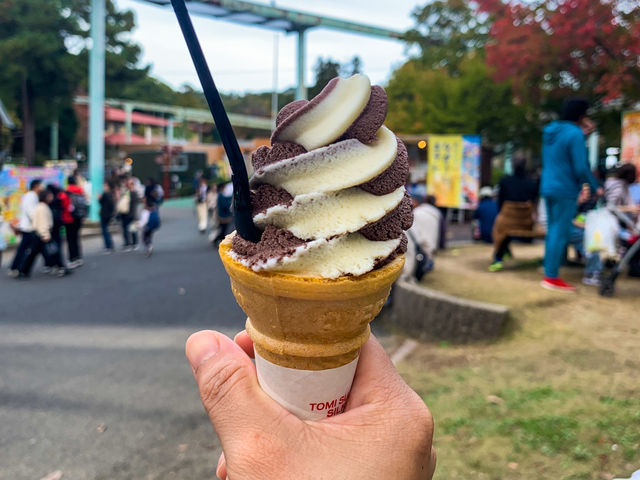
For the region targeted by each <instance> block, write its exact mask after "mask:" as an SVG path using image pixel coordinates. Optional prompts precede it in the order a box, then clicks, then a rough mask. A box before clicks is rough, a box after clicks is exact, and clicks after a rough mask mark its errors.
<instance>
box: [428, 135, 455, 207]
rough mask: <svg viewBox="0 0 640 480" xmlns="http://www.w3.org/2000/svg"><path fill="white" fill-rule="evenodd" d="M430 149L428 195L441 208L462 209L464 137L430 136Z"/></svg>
mask: <svg viewBox="0 0 640 480" xmlns="http://www.w3.org/2000/svg"><path fill="white" fill-rule="evenodd" d="M428 148H429V153H428V162H429V163H428V166H427V193H429V194H431V195H434V196H435V197H436V200H437V205H438V206H439V207H452V208H458V207H460V206H461V205H460V204H461V201H460V199H461V191H460V177H461V170H462V135H430V136H429V146H428Z"/></svg>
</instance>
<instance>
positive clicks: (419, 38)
mask: <svg viewBox="0 0 640 480" xmlns="http://www.w3.org/2000/svg"><path fill="white" fill-rule="evenodd" d="M411 15H412V16H413V18H414V20H415V22H416V26H415V27H414V28H413V29H411V30H409V31H408V32H406V33H405V35H404V39H405V41H406V42H407V43H408V44H409V45H410V46H415V47H418V49H419V54H418V55H416V56H415V57H414V58H416V59H419V60H420V62H422V63H423V64H424V65H425V66H428V67H431V68H446V69H447V70H448V71H449V72H451V73H456V72H457V71H458V67H459V64H460V62H461V61H463V59H464V58H465V56H466V55H467V54H468V53H469V52H472V51H475V50H479V49H482V48H483V46H484V44H485V42H486V40H487V36H488V33H489V26H490V23H489V16H488V15H487V14H482V13H481V14H478V11H477V8H476V4H475V2H469V1H467V0H437V1H434V2H430V3H428V4H426V5H425V6H424V7H418V8H416V9H415V10H414V11H413V12H412V14H411Z"/></svg>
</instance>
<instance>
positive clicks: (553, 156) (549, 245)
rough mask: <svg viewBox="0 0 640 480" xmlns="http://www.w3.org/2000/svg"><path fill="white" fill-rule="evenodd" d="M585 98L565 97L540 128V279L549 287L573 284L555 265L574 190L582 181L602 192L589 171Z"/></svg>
mask: <svg viewBox="0 0 640 480" xmlns="http://www.w3.org/2000/svg"><path fill="white" fill-rule="evenodd" d="M588 109H589V102H588V101H587V100H585V99H582V98H570V99H568V100H566V101H565V103H564V106H563V110H562V116H561V118H560V120H559V121H553V122H551V123H549V124H547V125H546V126H545V127H544V129H543V132H542V178H541V180H540V195H541V196H543V197H544V199H545V202H546V206H547V236H546V239H545V249H544V275H545V277H544V279H543V280H542V283H541V285H542V286H543V287H544V288H547V289H550V290H558V291H564V292H573V291H575V287H574V286H573V285H571V284H569V283H567V282H565V281H564V280H562V279H560V277H559V269H560V265H561V264H562V261H563V259H564V255H565V249H566V247H567V244H568V242H569V237H570V234H571V221H572V220H573V218H574V217H575V215H576V208H577V200H578V194H579V193H580V190H581V189H582V185H583V184H585V183H586V184H588V185H589V187H590V188H591V191H592V192H597V193H598V194H601V193H602V189H601V188H600V186H599V185H598V183H597V181H596V179H595V178H594V177H593V175H592V174H591V171H590V169H589V163H588V159H587V148H586V145H585V140H586V139H585V136H586V135H589V134H590V133H591V132H593V130H594V129H595V125H594V123H593V122H592V121H591V119H590V118H589V116H588V114H587V110H588Z"/></svg>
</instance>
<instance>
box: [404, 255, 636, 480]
mask: <svg viewBox="0 0 640 480" xmlns="http://www.w3.org/2000/svg"><path fill="white" fill-rule="evenodd" d="M512 250H513V252H514V255H515V257H516V258H515V259H514V260H512V261H511V262H509V263H508V264H507V268H506V269H505V270H504V271H502V272H498V273H490V272H488V270H487V267H488V264H489V259H490V256H491V248H490V247H488V246H484V245H482V246H481V245H474V246H468V247H460V248H456V249H451V250H449V251H447V252H446V253H443V254H441V255H439V256H438V257H437V259H436V268H435V270H434V272H432V273H431V274H430V275H429V276H428V277H427V278H426V279H425V280H424V284H425V285H427V286H429V287H430V288H434V289H437V290H440V291H443V292H446V293H449V294H453V295H458V296H461V297H465V298H469V299H474V300H482V301H485V302H491V303H498V304H502V305H507V306H508V307H509V308H510V320H509V324H508V325H507V327H506V329H505V332H504V334H503V335H502V337H501V338H500V339H498V340H497V341H495V342H492V343H483V344H474V345H449V344H447V343H446V342H443V343H438V344H433V343H432V344H428V343H422V344H419V345H418V347H417V348H416V349H415V350H414V351H413V352H412V354H411V355H409V356H408V357H407V358H405V359H404V360H403V361H402V362H400V363H399V365H398V368H399V370H400V371H401V373H402V375H403V376H404V377H405V378H406V379H407V381H408V382H409V383H410V384H411V386H412V387H413V388H414V389H416V391H418V393H420V395H422V397H423V398H424V400H425V402H426V403H427V405H429V407H430V408H431V410H432V412H433V415H434V417H435V422H436V434H435V445H436V448H437V449H438V468H437V473H436V478H442V479H453V478H456V479H457V478H464V479H471V478H473V479H542V478H545V479H547V478H548V479H613V478H628V477H630V475H631V473H632V472H633V471H635V470H636V469H640V314H639V312H640V280H639V279H630V278H626V277H625V278H621V279H620V280H619V282H618V284H617V285H616V292H615V296H614V297H613V298H602V297H600V296H599V295H598V293H597V291H596V288H595V287H588V286H584V285H580V287H579V289H578V292H577V293H575V294H563V293H558V292H550V291H547V290H544V289H543V288H541V287H540V286H539V282H540V280H541V278H542V269H541V266H540V259H541V257H542V254H543V248H542V245H541V244H534V245H525V244H516V245H514V246H513V248H512ZM563 276H564V277H565V278H566V279H567V280H569V281H572V282H575V283H577V284H579V282H580V278H581V276H582V269H581V268H579V267H573V268H565V269H564V270H563Z"/></svg>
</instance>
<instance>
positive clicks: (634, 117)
mask: <svg viewBox="0 0 640 480" xmlns="http://www.w3.org/2000/svg"><path fill="white" fill-rule="evenodd" d="M620 161H621V162H624V163H633V164H634V165H635V166H636V168H637V169H639V170H640V112H625V113H624V114H623V115H622V151H621V152H620Z"/></svg>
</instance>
